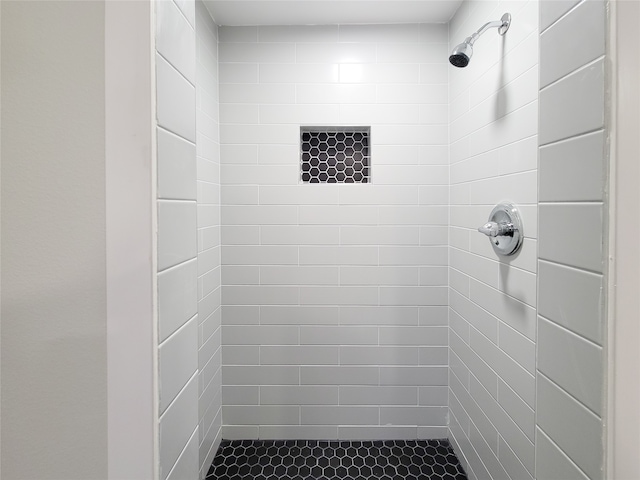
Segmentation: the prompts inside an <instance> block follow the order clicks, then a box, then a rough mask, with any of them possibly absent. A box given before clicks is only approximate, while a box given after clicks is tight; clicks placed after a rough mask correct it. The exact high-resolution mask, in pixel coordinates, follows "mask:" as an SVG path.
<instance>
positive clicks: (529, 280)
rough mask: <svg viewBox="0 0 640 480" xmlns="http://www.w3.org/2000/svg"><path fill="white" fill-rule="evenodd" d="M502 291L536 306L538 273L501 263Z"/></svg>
mask: <svg viewBox="0 0 640 480" xmlns="http://www.w3.org/2000/svg"><path fill="white" fill-rule="evenodd" d="M500 291H502V292H504V293H506V294H507V295H510V296H512V297H513V298H516V299H518V300H520V301H521V302H524V303H526V304H527V305H530V306H532V307H535V306H536V293H537V291H536V274H535V273H530V272H527V271H525V270H521V269H519V268H514V267H511V266H509V265H508V264H506V263H501V264H500Z"/></svg>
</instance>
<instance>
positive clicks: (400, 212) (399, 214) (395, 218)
mask: <svg viewBox="0 0 640 480" xmlns="http://www.w3.org/2000/svg"><path fill="white" fill-rule="evenodd" d="M378 211H379V216H380V217H379V222H380V224H381V225H425V224H426V225H447V213H448V208H447V207H446V206H445V205H435V206H434V205H419V206H413V205H411V206H395V205H393V206H386V205H383V206H380V207H379V209H378Z"/></svg>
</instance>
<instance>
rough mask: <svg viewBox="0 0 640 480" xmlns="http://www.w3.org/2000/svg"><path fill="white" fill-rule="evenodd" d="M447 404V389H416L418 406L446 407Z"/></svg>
mask: <svg viewBox="0 0 640 480" xmlns="http://www.w3.org/2000/svg"><path fill="white" fill-rule="evenodd" d="M396 388H398V387H396ZM448 402H449V387H418V405H421V406H427V407H438V406H442V405H444V406H446V405H447V404H448Z"/></svg>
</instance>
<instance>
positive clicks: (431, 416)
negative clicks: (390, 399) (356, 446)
mask: <svg viewBox="0 0 640 480" xmlns="http://www.w3.org/2000/svg"><path fill="white" fill-rule="evenodd" d="M446 417H447V407H446V406H438V407H422V406H420V407H417V406H416V407H407V406H401V407H395V406H394V407H380V423H382V424H391V425H432V426H438V425H441V426H445V425H446V424H447V418H446Z"/></svg>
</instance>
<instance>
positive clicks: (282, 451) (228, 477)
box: [207, 440, 467, 480]
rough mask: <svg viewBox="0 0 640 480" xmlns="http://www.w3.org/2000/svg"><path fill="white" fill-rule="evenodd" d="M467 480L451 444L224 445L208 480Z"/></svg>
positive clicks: (276, 442) (264, 442) (284, 442)
mask: <svg viewBox="0 0 640 480" xmlns="http://www.w3.org/2000/svg"><path fill="white" fill-rule="evenodd" d="M214 479H215V480H236V479H238V480H239V479H244V480H249V479H252V480H267V479H268V480H276V479H277V480H303V479H304V480H310V479H318V480H320V479H321V480H343V479H349V480H365V479H366V480H373V479H375V480H404V479H411V480H418V479H420V480H466V479H467V476H466V474H465V473H464V470H463V469H462V466H461V465H460V462H459V461H458V458H457V457H456V455H455V454H454V453H453V449H452V448H451V445H450V444H449V441H448V440H380V441H316V440H234V441H228V440H223V441H222V443H221V444H220V448H219V449H218V453H217V454H216V456H215V458H214V459H213V464H212V465H211V469H210V470H209V473H208V474H207V480H214Z"/></svg>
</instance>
